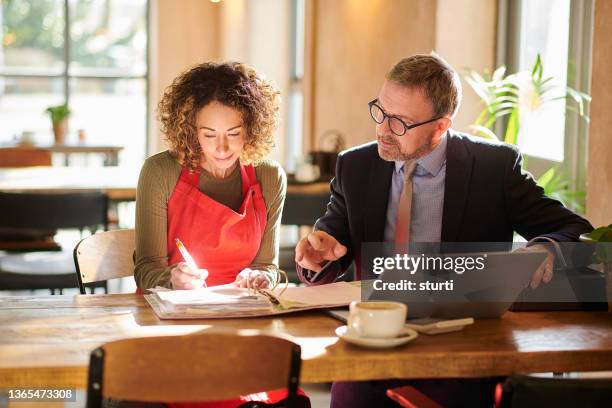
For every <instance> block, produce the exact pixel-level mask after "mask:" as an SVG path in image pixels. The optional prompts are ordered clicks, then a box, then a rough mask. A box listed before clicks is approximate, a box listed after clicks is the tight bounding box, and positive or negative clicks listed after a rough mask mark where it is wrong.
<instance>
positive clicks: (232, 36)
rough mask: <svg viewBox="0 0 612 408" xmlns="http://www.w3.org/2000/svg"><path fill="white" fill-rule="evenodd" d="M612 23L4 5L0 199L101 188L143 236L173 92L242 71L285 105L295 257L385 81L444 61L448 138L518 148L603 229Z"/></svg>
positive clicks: (275, 1) (597, 18)
mask: <svg viewBox="0 0 612 408" xmlns="http://www.w3.org/2000/svg"><path fill="white" fill-rule="evenodd" d="M610 21H612V2H609V1H602V0H530V1H526V0H384V1H383V0H333V1H324V0H0V25H1V27H2V31H1V34H0V39H1V45H0V192H1V191H5V192H24V191H27V192H55V191H64V192H65V191H85V190H87V191H88V190H102V191H104V192H106V193H107V195H108V197H109V200H110V205H109V218H108V221H109V225H108V228H110V229H113V228H133V226H134V202H133V200H134V196H135V186H136V181H137V178H138V172H139V169H140V167H141V165H142V163H143V161H144V159H145V158H146V157H148V156H150V155H152V154H155V153H157V152H159V151H162V150H165V149H166V148H167V144H166V141H165V140H164V137H163V135H162V134H161V133H160V131H159V126H158V122H157V120H156V106H157V103H158V102H159V100H160V97H161V95H162V94H163V91H164V89H165V88H166V87H167V86H168V85H169V84H170V83H171V81H172V79H173V78H175V77H176V76H177V75H178V74H179V73H181V72H182V71H184V70H187V69H189V68H190V67H191V66H193V65H194V64H198V63H201V62H204V61H210V60H216V61H222V60H236V61H242V62H247V63H249V64H251V65H253V66H254V67H256V68H257V69H258V70H259V71H260V72H262V73H263V74H264V75H265V76H266V77H267V78H268V79H271V80H273V81H274V82H275V84H276V85H277V87H278V88H279V89H280V91H281V93H282V97H283V102H282V110H281V115H282V122H281V126H280V128H279V130H278V132H277V135H276V147H275V149H274V151H273V152H272V154H271V156H272V158H274V159H275V160H277V161H279V162H280V163H281V164H282V165H283V166H284V168H285V169H286V171H287V173H288V174H289V181H290V186H289V194H288V201H290V202H291V203H292V204H291V206H287V207H286V210H285V211H286V214H284V216H283V224H285V225H286V228H284V232H283V234H284V236H283V240H282V243H283V246H284V247H285V248H291V247H292V245H293V243H294V242H295V240H296V239H297V236H298V232H297V231H298V230H297V228H296V226H305V227H306V228H308V226H310V225H311V224H312V223H314V220H316V214H320V213H321V211H322V209H323V208H324V204H325V202H326V200H327V198H328V191H329V189H328V187H327V185H328V184H327V183H328V182H329V180H330V178H331V176H332V174H333V169H334V163H335V157H336V154H337V152H338V151H339V150H341V149H344V148H349V147H351V146H356V145H358V144H361V143H365V142H368V141H371V140H373V139H374V137H375V134H374V123H373V122H372V120H371V118H370V115H369V113H368V109H367V102H368V101H370V100H372V99H373V98H374V97H376V95H377V93H378V90H379V88H380V86H381V84H382V80H383V76H384V74H385V73H386V72H387V71H388V70H389V68H390V67H391V66H392V65H393V64H395V63H396V62H397V61H398V60H399V59H401V58H402V57H405V56H408V55H411V54H415V53H429V52H431V51H435V52H437V53H439V54H440V55H441V56H442V57H443V58H445V59H446V60H447V61H448V62H449V63H450V64H451V65H453V66H454V67H455V68H456V69H457V70H458V71H459V73H460V75H461V78H462V82H463V90H464V99H463V104H462V106H461V108H460V111H459V114H458V115H457V117H456V118H455V120H454V124H453V127H454V128H455V129H456V130H459V131H466V132H469V133H472V134H476V135H478V136H482V137H493V138H498V139H500V140H503V141H506V142H508V143H513V144H517V145H518V146H519V147H520V148H521V150H522V151H523V153H524V154H525V156H526V167H527V169H528V170H529V171H530V172H532V173H533V174H534V176H535V177H536V178H537V179H538V182H539V183H540V184H541V185H542V186H543V187H544V188H545V190H546V192H547V194H549V195H551V196H553V197H555V198H558V199H560V200H562V201H563V202H564V203H565V204H566V205H568V206H569V207H571V208H572V209H574V210H576V211H578V212H580V213H582V214H586V216H587V217H588V218H589V220H590V221H591V222H592V223H593V224H594V225H601V224H608V223H609V222H610V210H609V209H610V205H609V202H610V200H611V199H612V177H610V175H611V174H612V162H611V161H610V160H609V157H610V156H611V155H612V138H610V137H609V129H610V128H611V127H612V115H609V113H608V112H607V111H608V109H609V107H610V106H612V100H611V99H612V96H611V95H610V92H606V90H607V89H608V88H609V87H608V86H607V84H609V83H610V81H611V80H612V71H610V69H609V66H610V65H611V63H612V52H611V49H612V24H610V23H609V22H610ZM509 89H511V91H512V92H510V93H508V90H509ZM508 95H512V96H513V97H512V98H506V96H508ZM500 98H501V99H500ZM504 98H505V99H504ZM591 99H592V101H591ZM40 166H44V167H40ZM304 185H306V186H304ZM306 187H308V188H306ZM305 200H306V201H305ZM307 200H311V201H307ZM290 207H291V208H294V209H295V208H297V209H298V211H297V213H295V211H294V212H293V213H291V212H288V210H287V208H290ZM308 208H310V209H311V212H310V213H308V211H307V209H308ZM1 227H2V225H1V223H0V228H1ZM60 230H61V228H60ZM0 232H1V231H0ZM82 236H83V231H80V232H79V233H78V234H77V235H76V237H73V238H72V239H73V240H74V239H78V238H80V237H82ZM60 238H61V236H60ZM56 239H57V237H56ZM66 246H68V247H70V248H71V247H72V245H70V244H67V245H66ZM0 249H2V248H1V246H0ZM291 263H292V260H291V253H290V252H288V253H286V265H285V267H290V265H289V264H291Z"/></svg>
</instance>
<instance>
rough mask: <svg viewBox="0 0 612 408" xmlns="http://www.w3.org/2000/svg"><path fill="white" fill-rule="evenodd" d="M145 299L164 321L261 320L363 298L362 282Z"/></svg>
mask: <svg viewBox="0 0 612 408" xmlns="http://www.w3.org/2000/svg"><path fill="white" fill-rule="evenodd" d="M144 297H145V299H146V300H147V302H148V303H149V305H150V306H151V308H152V309H153V311H154V312H155V314H156V315H157V316H158V317H159V318H160V319H214V318H239V317H257V316H271V315H278V314H285V313H291V312H297V311H302V310H311V309H321V308H329V307H339V306H346V305H348V304H350V303H351V302H352V301H359V300H360V299H361V282H335V283H330V284H327V285H318V286H309V287H304V286H298V287H283V288H280V287H277V288H274V289H269V290H268V289H263V290H259V291H258V292H257V293H253V292H251V291H249V290H248V289H245V288H236V287H234V286H233V285H231V284H230V285H221V286H213V287H209V288H202V289H194V290H167V289H166V290H159V289H153V290H152V293H151V294H147V295H145V296H144Z"/></svg>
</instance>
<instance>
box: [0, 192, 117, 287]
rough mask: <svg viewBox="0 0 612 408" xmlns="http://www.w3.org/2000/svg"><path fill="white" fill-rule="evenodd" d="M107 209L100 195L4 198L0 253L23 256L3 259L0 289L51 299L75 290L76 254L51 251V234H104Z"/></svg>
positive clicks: (13, 195) (0, 196) (1, 198)
mask: <svg viewBox="0 0 612 408" xmlns="http://www.w3.org/2000/svg"><path fill="white" fill-rule="evenodd" d="M107 209H108V199H107V196H106V194H104V193H102V192H82V193H6V192H0V248H3V249H6V250H12V251H18V252H19V253H7V254H1V256H0V288H1V289H3V290H28V289H29V290H33V289H50V290H51V292H52V293H54V291H55V290H56V289H59V291H60V293H61V291H62V289H64V288H76V287H77V286H78V284H77V279H75V276H74V275H75V270H74V264H73V262H72V250H70V251H60V250H61V248H59V247H57V246H56V248H52V247H51V245H50V244H55V243H54V242H53V239H52V237H53V234H55V232H56V230H58V229H79V230H81V231H82V230H83V229H85V228H89V229H91V230H96V229H99V228H101V227H102V228H104V229H106V228H107V218H106V214H107ZM51 248H52V249H57V250H55V251H48V249H51ZM34 250H38V251H37V252H36V253H35V254H33V253H32V252H31V251H34ZM41 250H42V251H45V250H47V252H42V251H41Z"/></svg>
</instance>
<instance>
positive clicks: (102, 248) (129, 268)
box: [74, 229, 135, 295]
mask: <svg viewBox="0 0 612 408" xmlns="http://www.w3.org/2000/svg"><path fill="white" fill-rule="evenodd" d="M134 247H135V243H134V230H133V229H124V230H115V231H105V232H99V233H97V234H93V235H91V236H89V237H87V238H84V239H83V240H81V242H79V243H78V244H77V245H76V247H75V248H74V265H75V267H76V273H77V278H78V280H79V289H80V291H81V294H83V295H84V294H85V293H86V292H85V284H86V283H91V282H99V281H104V280H108V279H115V278H123V277H125V276H132V275H133V274H134V259H133V254H134Z"/></svg>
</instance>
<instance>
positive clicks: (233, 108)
mask: <svg viewBox="0 0 612 408" xmlns="http://www.w3.org/2000/svg"><path fill="white" fill-rule="evenodd" d="M279 100H280V96H279V92H278V91H277V90H276V89H275V88H274V87H273V86H272V85H271V84H270V83H269V82H267V81H265V80H264V79H262V78H261V77H260V76H259V75H258V74H257V72H256V71H255V70H254V69H253V68H251V67H249V66H247V65H245V64H241V63H221V64H218V63H204V64H200V65H197V66H195V67H193V68H191V69H190V70H188V71H186V72H184V73H182V74H181V75H179V76H178V77H177V78H176V79H175V80H174V81H173V83H172V85H171V86H169V87H168V88H167V89H166V91H165V93H164V96H163V98H162V100H161V102H160V103H159V119H160V121H161V124H162V131H163V132H164V134H165V135H166V137H167V140H168V142H169V144H170V149H169V150H167V151H164V152H162V153H159V154H156V155H154V156H152V157H149V158H148V159H147V160H146V161H145V163H144V165H143V167H142V170H141V173H140V179H139V181H138V190H137V198H136V259H135V261H136V265H135V272H134V277H135V279H136V283H137V285H138V287H139V289H140V290H146V289H148V288H153V287H155V286H165V287H169V288H173V289H193V288H198V287H202V286H203V284H204V282H206V284H207V285H208V286H211V285H221V284H228V283H234V284H235V285H236V286H241V287H244V286H247V285H249V286H256V287H264V286H266V285H267V284H268V281H269V280H270V275H274V274H275V273H276V272H277V264H278V244H279V239H278V235H279V228H280V215H281V210H282V207H283V203H284V200H285V192H286V187H287V182H286V176H285V173H284V171H283V169H282V168H281V167H280V165H279V164H278V163H276V162H274V161H272V160H269V159H264V157H265V156H266V154H268V153H269V152H270V150H271V148H272V147H273V145H274V141H273V132H274V131H275V129H276V127H277V125H278V110H279ZM177 238H179V239H180V240H181V241H182V242H183V243H184V244H185V247H186V248H187V249H188V250H189V252H190V253H191V255H192V257H193V258H194V260H195V262H196V264H197V265H198V267H199V268H202V269H200V270H198V271H195V270H192V269H191V268H190V267H189V266H188V265H187V264H186V263H185V262H181V261H182V260H183V259H182V256H181V254H180V252H179V251H178V250H177V247H176V245H175V240H176V239H177ZM204 278H205V281H204Z"/></svg>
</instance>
